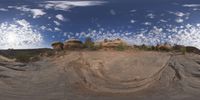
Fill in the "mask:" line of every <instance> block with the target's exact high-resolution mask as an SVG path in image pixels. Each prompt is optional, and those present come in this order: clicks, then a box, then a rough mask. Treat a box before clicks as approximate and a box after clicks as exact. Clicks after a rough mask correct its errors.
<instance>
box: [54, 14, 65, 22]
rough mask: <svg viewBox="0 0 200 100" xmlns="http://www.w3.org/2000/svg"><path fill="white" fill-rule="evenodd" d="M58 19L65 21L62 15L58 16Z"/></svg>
mask: <svg viewBox="0 0 200 100" xmlns="http://www.w3.org/2000/svg"><path fill="white" fill-rule="evenodd" d="M56 18H57V19H58V20H61V21H65V18H64V16H63V15H62V14H58V15H56Z"/></svg>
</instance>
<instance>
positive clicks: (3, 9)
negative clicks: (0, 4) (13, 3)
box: [0, 8, 8, 11]
mask: <svg viewBox="0 0 200 100" xmlns="http://www.w3.org/2000/svg"><path fill="white" fill-rule="evenodd" d="M0 11H8V9H5V8H0Z"/></svg>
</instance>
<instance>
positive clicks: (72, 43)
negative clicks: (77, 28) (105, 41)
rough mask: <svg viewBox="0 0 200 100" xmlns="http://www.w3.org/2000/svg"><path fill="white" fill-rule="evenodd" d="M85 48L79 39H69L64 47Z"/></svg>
mask: <svg viewBox="0 0 200 100" xmlns="http://www.w3.org/2000/svg"><path fill="white" fill-rule="evenodd" d="M81 48H83V43H82V42H81V41H80V40H77V39H69V40H67V41H65V43H64V49H66V50H67V49H81Z"/></svg>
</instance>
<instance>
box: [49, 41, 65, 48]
mask: <svg viewBox="0 0 200 100" xmlns="http://www.w3.org/2000/svg"><path fill="white" fill-rule="evenodd" d="M51 46H52V47H53V49H54V50H63V46H64V44H63V43H62V42H53V43H52V44H51Z"/></svg>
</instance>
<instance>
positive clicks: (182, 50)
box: [180, 47, 187, 55]
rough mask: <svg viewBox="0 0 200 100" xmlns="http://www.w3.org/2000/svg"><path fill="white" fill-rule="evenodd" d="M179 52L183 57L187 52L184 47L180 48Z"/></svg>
mask: <svg viewBox="0 0 200 100" xmlns="http://www.w3.org/2000/svg"><path fill="white" fill-rule="evenodd" d="M180 51H181V53H182V54H183V55H185V54H186V52H187V49H186V47H181V49H180Z"/></svg>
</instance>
